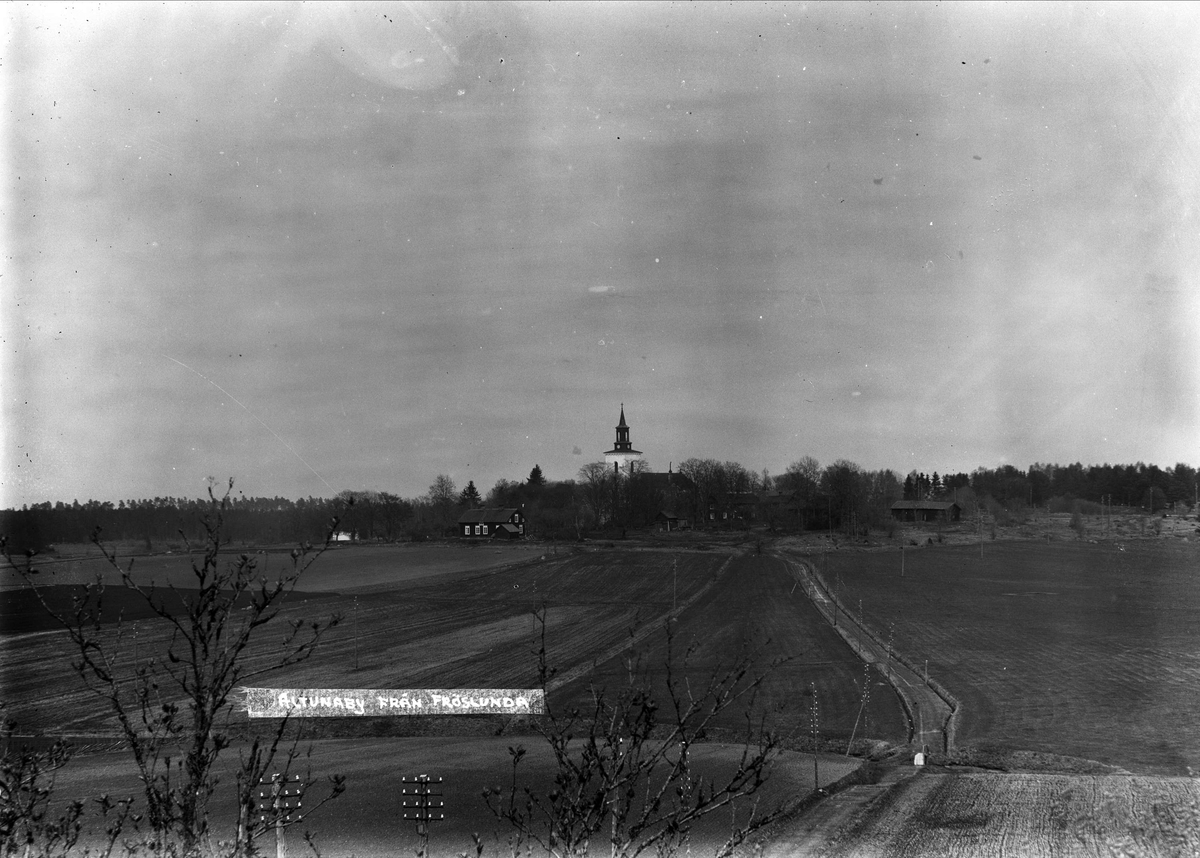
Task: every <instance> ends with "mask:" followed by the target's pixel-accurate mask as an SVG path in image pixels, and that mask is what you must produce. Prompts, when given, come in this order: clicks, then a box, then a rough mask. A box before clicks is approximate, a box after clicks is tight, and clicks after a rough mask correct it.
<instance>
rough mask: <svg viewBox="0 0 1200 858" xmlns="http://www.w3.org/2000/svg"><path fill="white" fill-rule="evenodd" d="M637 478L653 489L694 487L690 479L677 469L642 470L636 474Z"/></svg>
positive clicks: (687, 488)
mask: <svg viewBox="0 0 1200 858" xmlns="http://www.w3.org/2000/svg"><path fill="white" fill-rule="evenodd" d="M637 478H638V479H639V480H641V481H642V484H643V485H648V486H650V487H652V488H655V489H685V490H687V491H691V490H692V489H694V488H695V487H696V485H695V483H693V482H692V481H691V480H690V479H688V478H687V477H686V476H685V475H683V474H681V473H679V472H678V471H667V472H666V473H663V472H662V471H654V472H651V471H643V472H642V473H640V474H638V475H637Z"/></svg>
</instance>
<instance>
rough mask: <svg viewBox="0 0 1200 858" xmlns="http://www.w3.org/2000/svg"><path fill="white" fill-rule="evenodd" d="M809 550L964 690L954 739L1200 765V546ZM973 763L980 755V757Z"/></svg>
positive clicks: (851, 604)
mask: <svg viewBox="0 0 1200 858" xmlns="http://www.w3.org/2000/svg"><path fill="white" fill-rule="evenodd" d="M826 557H827V560H826V559H824V558H822V557H821V556H812V557H810V559H811V560H813V561H815V562H816V563H817V565H818V567H819V568H820V569H821V571H822V574H823V577H824V579H825V582H826V584H827V585H828V586H830V587H831V588H833V589H835V590H836V591H837V592H838V593H839V594H840V597H841V600H842V602H843V604H845V606H846V607H847V608H848V609H849V610H851V611H854V612H856V613H857V612H858V610H859V605H860V603H861V606H862V608H861V609H862V613H863V615H864V617H865V619H866V622H867V623H868V624H870V625H872V626H874V628H876V629H877V630H878V631H879V632H880V633H881V634H883V635H885V636H886V635H888V634H889V630H894V631H891V632H890V634H891V636H892V637H893V638H894V645H895V648H896V649H897V650H898V651H900V652H901V653H904V654H905V655H906V656H907V657H908V659H909V660H910V661H911V662H913V663H915V664H917V665H923V664H924V660H925V659H926V658H928V659H929V673H930V674H931V675H932V676H934V677H935V678H937V679H939V680H940V681H941V682H942V683H943V684H944V685H945V686H947V687H948V688H949V689H950V690H951V692H952V693H953V694H954V695H956V696H957V697H958V699H959V700H960V701H961V702H962V704H963V714H962V717H961V718H960V719H959V724H958V737H957V738H958V744H959V745H960V747H961V746H974V747H975V748H976V749H977V750H982V751H985V752H986V751H988V750H1003V749H1021V748H1024V749H1029V750H1032V751H1038V752H1045V753H1049V754H1065V755H1069V756H1077V757H1083V758H1087V759H1093V760H1098V761H1101V762H1103V763H1107V764H1110V765H1112V766H1117V767H1121V768H1125V769H1128V770H1131V771H1137V772H1143V773H1160V774H1181V775H1182V774H1189V773H1191V772H1193V771H1200V545H1198V544H1197V543H1195V542H1184V541H1183V540H1181V539H1170V540H1167V539H1159V540H1147V541H1141V540H1134V541H1129V542H1125V543H1122V544H1117V543H1115V542H1100V543H1095V544H1092V543H1088V542H1081V541H1078V540H1076V541H1071V542H1067V541H1053V542H1049V543H1047V542H1035V541H1031V542H991V541H988V542H985V544H984V549H983V558H982V559H980V554H979V549H978V546H977V545H976V546H970V545H962V546H931V547H927V548H922V549H919V550H911V549H910V550H908V551H906V552H905V557H904V572H905V575H904V577H901V576H900V559H901V558H900V552H899V551H898V550H892V551H884V552H880V551H854V550H840V551H831V552H829V553H828V555H827V556H826ZM975 759H976V760H977V761H986V755H985V756H982V757H980V756H977V757H976V758H975Z"/></svg>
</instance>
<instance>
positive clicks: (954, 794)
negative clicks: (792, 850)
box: [821, 774, 1200, 858]
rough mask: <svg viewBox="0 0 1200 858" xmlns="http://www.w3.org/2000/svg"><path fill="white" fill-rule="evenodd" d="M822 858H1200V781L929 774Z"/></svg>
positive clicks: (854, 826) (865, 817)
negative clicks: (1101, 857) (1121, 857)
mask: <svg viewBox="0 0 1200 858" xmlns="http://www.w3.org/2000/svg"><path fill="white" fill-rule="evenodd" d="M821 855H822V858H862V856H885V855H888V856H890V855H895V856H901V855H902V856H905V858H954V856H969V858H1059V856H1076V855H1078V856H1085V855H1086V856H1096V855H1114V856H1116V855H1128V856H1138V858H1156V856H1163V858H1166V856H1171V858H1181V856H1191V855H1200V783H1197V781H1195V780H1194V779H1192V778H1170V777H1149V778H1144V777H1125V776H1080V775H1001V774H965V775H959V774H955V775H937V774H923V775H921V776H919V777H916V778H912V779H910V780H908V781H907V782H905V783H903V784H901V785H900V786H898V787H896V788H895V789H894V790H893V791H892V792H891V793H889V794H888V795H887V796H885V797H884V798H883V799H882V800H880V801H878V802H876V803H875V804H873V805H871V806H870V807H868V808H867V809H866V810H865V811H864V812H863V813H862V814H861V815H860V816H859V817H858V818H857V819H854V820H851V821H850V822H849V823H848V824H847V825H846V827H845V828H843V829H842V831H841V832H839V833H838V835H837V836H836V837H835V838H834V839H833V841H832V842H831V843H830V844H829V846H828V847H827V848H826V849H825V850H824V851H823V852H822V853H821Z"/></svg>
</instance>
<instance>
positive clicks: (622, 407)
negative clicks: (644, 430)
mask: <svg viewBox="0 0 1200 858" xmlns="http://www.w3.org/2000/svg"><path fill="white" fill-rule="evenodd" d="M622 426H625V427H626V428H628V425H627V424H626V423H625V403H624V402H622V403H621V422H620V423H618V424H617V428H618V429H620V428H621V427H622Z"/></svg>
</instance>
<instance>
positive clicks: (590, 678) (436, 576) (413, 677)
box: [0, 547, 906, 741]
mask: <svg viewBox="0 0 1200 858" xmlns="http://www.w3.org/2000/svg"><path fill="white" fill-rule="evenodd" d="M460 551H461V552H462V553H464V554H467V555H469V556H467V557H466V558H465V559H462V560H460V561H456V562H467V561H469V560H470V559H471V558H472V557H474V558H477V559H478V560H479V561H481V562H484V563H493V562H494V558H495V557H501V558H504V557H509V558H512V557H514V556H515V557H518V558H521V559H524V558H526V557H528V554H524V555H521V554H518V555H506V554H504V553H501V554H498V555H496V554H492V553H489V552H488V550H487V548H486V547H482V548H480V549H460ZM542 556H543V555H542V554H536V555H534V556H533V558H534V559H531V560H530V561H529V562H520V563H511V564H510V565H507V566H497V567H495V568H483V569H477V570H475V571H444V570H443V571H441V572H440V573H434V572H426V570H423V569H421V568H420V567H418V566H414V565H413V564H410V565H407V566H403V567H401V568H400V569H398V572H397V576H396V580H395V582H394V583H393V584H392V585H391V586H390V587H388V588H387V589H384V587H383V586H382V585H381V584H380V583H379V576H380V575H381V572H380V571H379V569H378V568H377V567H372V568H368V570H367V572H365V573H364V576H363V577H364V578H366V579H367V580H368V581H369V582H370V583H369V584H367V585H366V588H365V589H360V579H359V578H358V577H357V574H356V571H355V568H354V567H352V566H349V565H347V566H344V567H343V568H339V569H337V570H336V574H337V576H338V578H337V580H338V581H339V582H340V583H341V584H342V585H344V587H345V590H344V592H333V591H329V590H326V591H324V592H320V593H304V594H298V595H297V597H296V598H295V599H293V600H292V602H291V603H290V605H289V607H288V609H287V613H288V614H291V615H295V616H313V615H316V616H326V615H329V614H331V613H334V612H340V613H341V614H342V616H343V622H342V624H341V625H340V626H338V627H337V628H336V629H334V630H333V631H332V632H331V633H330V636H329V637H328V639H327V640H326V642H325V643H324V644H323V646H322V647H321V648H320V649H319V651H318V653H317V655H316V656H314V658H313V659H311V660H310V661H308V662H306V663H304V664H303V665H299V666H296V667H294V668H292V669H290V670H288V671H286V672H277V673H275V674H272V675H271V676H269V677H267V678H265V679H263V680H260V681H259V683H258V684H263V685H272V686H278V687H355V688H424V687H438V688H473V687H501V688H519V687H533V686H535V685H536V684H537V680H538V677H537V669H536V657H535V653H536V649H537V646H538V645H539V640H540V628H539V627H538V625H537V624H536V623H535V621H534V617H533V611H534V610H535V609H538V608H540V607H543V606H544V607H545V608H546V645H547V652H548V656H549V660H550V662H551V664H552V665H554V666H555V667H557V668H558V671H559V673H558V675H557V677H556V679H555V681H554V682H553V683H552V684H551V686H550V688H549V691H550V697H549V699H550V702H551V704H552V705H563V704H565V703H567V702H568V701H571V700H576V701H584V700H586V699H588V696H589V691H588V688H589V686H590V685H592V684H593V683H600V684H610V685H612V684H614V683H617V682H623V681H624V672H625V671H624V667H623V664H624V656H625V653H626V651H627V649H628V646H627V644H628V640H629V634H630V630H631V629H634V630H639V633H640V634H643V635H646V636H645V637H644V638H643V639H642V640H641V642H640V643H639V646H638V649H640V650H644V651H645V659H644V661H645V664H646V666H647V669H648V671H650V673H651V674H652V675H654V674H656V673H657V676H658V677H660V678H661V669H662V663H663V659H664V656H665V635H664V634H663V631H662V629H663V624H664V622H665V621H666V618H667V617H668V616H669V615H671V614H672V612H673V611H675V612H676V613H677V617H676V620H675V628H676V642H677V645H678V647H679V648H680V649H682V648H685V647H687V646H688V645H690V644H693V643H694V644H695V645H696V647H697V648H696V650H695V652H694V653H692V654H691V656H690V657H689V669H688V671H687V676H688V677H689V679H690V681H692V682H693V683H695V682H696V681H698V680H699V679H703V678H706V677H707V676H709V675H710V674H711V673H712V671H713V670H715V669H718V668H720V667H721V666H722V665H729V664H730V663H731V662H732V660H733V659H734V657H735V656H736V652H737V649H738V647H739V646H740V644H741V642H742V640H743V638H753V639H756V640H757V642H758V643H759V644H761V645H764V646H763V648H762V649H761V650H760V651H759V652H758V653H757V655H756V662H755V666H756V668H755V669H756V670H765V669H767V667H768V666H769V665H770V664H771V663H772V662H773V661H776V660H777V659H780V658H785V659H790V661H789V662H788V663H785V664H782V665H779V666H777V667H775V668H774V669H773V670H771V671H770V672H769V676H768V679H767V681H766V683H765V685H764V689H763V693H762V695H761V696H760V698H759V700H758V701H757V708H758V711H760V712H762V713H764V714H767V715H768V716H769V717H770V718H771V719H772V721H773V723H776V724H777V725H778V726H779V727H780V728H781V729H783V730H785V732H787V733H788V734H790V735H793V736H796V737H804V736H807V735H808V732H809V710H810V704H811V699H812V697H811V691H812V689H813V688H815V690H816V694H817V699H818V703H819V708H820V721H821V737H822V739H837V738H842V739H845V738H847V737H848V736H849V735H850V732H851V730H852V729H853V726H854V722H855V719H856V718H857V717H858V715H859V704H860V688H861V681H862V678H863V673H862V667H861V663H860V662H859V661H858V660H857V659H856V657H855V656H854V655H853V653H852V652H851V651H850V650H849V649H848V648H847V647H846V646H845V644H844V643H843V642H842V641H841V640H840V639H839V638H838V637H837V636H836V635H835V634H834V633H833V632H832V630H830V629H829V628H828V625H827V624H826V623H825V622H823V621H822V620H821V619H820V617H819V615H818V614H817V613H816V611H815V610H814V609H813V607H812V605H811V603H809V602H808V600H807V599H806V598H804V595H803V592H802V591H800V590H797V589H796V588H795V581H794V579H793V578H792V577H791V576H790V574H789V573H788V571H787V569H786V567H785V566H784V565H783V564H782V563H781V562H780V561H778V560H774V559H771V558H768V557H762V556H754V555H748V556H737V555H734V554H731V553H728V552H715V551H701V552H665V551H634V550H595V551H587V552H582V553H577V552H571V553H563V554H557V555H555V554H548V555H545V560H542V559H540V558H541V557H542ZM327 559H330V558H329V557H323V558H321V560H320V561H318V564H317V566H316V567H314V568H313V570H310V571H311V572H316V571H317V569H319V568H320V566H321V565H322V564H324V563H325V562H326V560H327ZM333 559H335V560H336V559H337V553H335V556H334V558H333ZM270 560H271V562H281V561H282V558H270ZM434 560H435V561H439V560H440V558H437V557H435V558H434ZM434 568H437V567H436V566H435V567H434ZM423 572H425V574H422V573H423ZM307 574H308V573H306V578H305V580H304V586H305V588H306V590H307V588H308V587H309V585H310V583H311V582H310V579H309V578H308V577H307ZM325 574H326V579H325V580H328V579H329V577H331V576H332V575H333V574H334V573H333V572H329V571H327V572H326V573H325ZM317 583H318V584H321V581H318V582H317ZM10 595H11V594H10ZM135 629H136V635H135V634H133V632H134V630H135ZM114 631H115V627H113V628H112V629H110V633H113V632H114ZM125 632H126V634H125V638H124V641H123V643H122V646H123V647H124V649H125V652H126V653H127V656H128V658H130V659H131V660H132V659H134V658H135V657H144V656H145V655H146V654H147V653H149V652H153V651H156V650H160V649H161V648H162V647H163V646H164V645H165V641H166V634H167V631H166V628H165V627H164V624H162V623H160V622H156V621H153V620H148V619H147V620H139V621H137V622H133V623H127V624H126V629H125ZM267 644H269V640H268V641H265V642H264V646H263V647H261V648H260V649H259V650H258V651H256V652H255V653H254V654H253V655H252V657H251V658H250V660H249V661H248V664H249V665H251V666H253V665H256V664H262V663H264V662H265V661H266V660H267V659H269V658H270V647H269V646H268V645H267ZM0 648H2V649H0V685H2V687H3V688H4V689H5V697H6V699H7V700H9V701H10V703H11V707H10V715H12V716H13V717H15V718H16V719H17V720H18V721H19V723H20V724H21V725H22V728H23V729H25V730H33V731H38V732H40V731H49V732H55V731H64V732H69V733H76V734H87V733H89V732H97V731H98V732H111V731H112V730H113V729H114V726H115V725H114V723H113V721H112V719H111V717H110V716H109V715H108V714H107V713H106V712H105V711H104V710H103V708H102V707H101V706H100V703H99V701H98V700H97V699H95V698H94V697H93V696H92V695H90V694H89V693H88V692H87V691H86V690H83V689H82V688H81V686H80V684H79V680H78V679H77V678H76V677H75V676H74V675H73V674H72V673H71V670H70V668H69V663H70V659H71V657H72V656H71V650H70V646H69V645H68V642H67V641H66V640H65V636H64V635H63V634H62V633H61V632H50V631H44V632H36V633H30V634H8V635H4V636H2V637H0ZM593 668H594V669H593ZM871 681H872V684H873V687H872V691H871V694H870V698H869V702H868V705H867V706H866V707H865V710H864V712H863V716H862V721H861V723H860V725H859V728H858V733H857V735H858V736H860V737H866V736H871V737H875V738H881V739H885V740H890V741H899V740H902V739H903V738H904V735H905V729H906V725H905V723H904V721H903V717H902V713H901V710H900V707H899V704H898V701H897V700H896V697H895V695H894V693H893V692H892V691H891V689H890V687H889V686H887V685H886V684H885V683H884V682H883V680H882V678H881V677H879V676H877V675H875V676H872V678H871ZM64 713H69V715H66V716H64ZM457 720H458V722H459V723H457V724H455V725H449V722H446V721H443V720H436V721H432V722H431V721H429V720H428V719H416V718H411V719H373V720H370V721H367V720H366V719H364V720H362V721H360V720H357V719H346V720H342V719H325V720H322V721H320V722H314V724H316V725H317V727H318V729H319V730H320V731H321V732H322V734H323V735H333V736H336V735H346V734H347V733H346V731H352V732H353V734H361V733H363V732H366V731H371V732H373V733H374V734H380V733H382V734H386V735H392V734H395V733H402V734H412V733H414V732H415V733H425V732H429V731H432V730H441V729H449V730H466V731H476V732H477V731H478V730H480V729H484V730H486V729H493V728H494V727H489V725H490V723H491V722H487V721H486V719H484V721H485V722H486V723H483V724H480V722H479V720H478V719H474V720H473V719H457ZM725 726H730V727H733V726H737V724H736V723H727V724H726V725H725Z"/></svg>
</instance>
